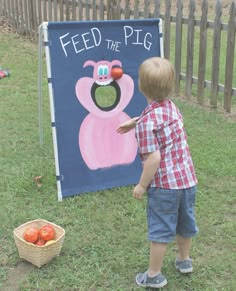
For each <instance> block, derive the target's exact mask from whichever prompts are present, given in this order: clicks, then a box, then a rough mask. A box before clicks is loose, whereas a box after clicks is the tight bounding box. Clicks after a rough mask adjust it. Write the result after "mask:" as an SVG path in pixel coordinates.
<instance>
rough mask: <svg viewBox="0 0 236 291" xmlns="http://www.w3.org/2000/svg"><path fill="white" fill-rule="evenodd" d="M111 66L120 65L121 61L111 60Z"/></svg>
mask: <svg viewBox="0 0 236 291" xmlns="http://www.w3.org/2000/svg"><path fill="white" fill-rule="evenodd" d="M111 66H119V67H122V63H121V62H120V61H119V60H114V61H112V62H111Z"/></svg>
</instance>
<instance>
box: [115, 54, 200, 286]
mask: <svg viewBox="0 0 236 291" xmlns="http://www.w3.org/2000/svg"><path fill="white" fill-rule="evenodd" d="M174 82H175V71H174V67H173V66H172V64H171V63H170V62H169V61H168V60H166V59H164V58H159V57H153V58H150V59H147V60H145V61H144V62H143V63H142V64H141V66H140V68H139V90H140V91H141V92H142V93H143V94H144V96H145V97H146V99H147V102H148V106H147V107H146V109H145V110H144V111H143V113H142V114H141V116H140V117H136V118H133V119H131V120H129V121H127V122H125V123H123V124H121V125H120V126H119V127H118V129H117V132H118V133H121V134H123V133H126V132H128V131H129V130H131V129H133V128H134V127H135V131H136V138H137V142H138V147H139V153H140V157H141V160H142V163H143V171H142V174H141V177H140V180H139V183H138V184H137V185H136V186H135V187H134V189H133V196H134V198H136V199H141V198H142V196H143V195H144V193H145V192H147V222H148V239H149V240H150V258H149V269H148V270H147V271H146V272H144V273H139V274H137V276H136V283H137V284H138V285H139V286H143V287H151V288H160V287H163V286H165V285H166V284H167V280H166V278H165V277H164V275H163V274H162V273H161V267H162V263H163V259H164V255H165V253H166V249H167V244H168V243H169V242H171V241H173V240H174V239H175V238H176V242H177V246H178V254H177V258H176V261H175V267H176V269H177V270H178V271H180V272H181V273H189V272H192V271H193V267H192V260H191V259H190V247H191V239H192V237H193V236H195V235H196V234H197V233H198V228H197V225H196V222H195V215H194V204H195V192H196V184H197V178H196V175H195V171H194V166H193V162H192V159H191V155H190V152H189V147H188V144H187V139H186V133H185V130H184V126H183V119H182V116H181V114H180V112H179V110H178V108H177V107H176V106H175V104H174V103H173V102H172V101H171V100H170V99H169V98H170V95H171V93H172V91H173V87H174Z"/></svg>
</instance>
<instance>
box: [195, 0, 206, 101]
mask: <svg viewBox="0 0 236 291" xmlns="http://www.w3.org/2000/svg"><path fill="white" fill-rule="evenodd" d="M207 13H208V1H207V0H203V2H202V17H201V24H200V45H199V62H198V90H197V99H198V102H199V103H200V104H203V102H204V88H205V75H206V51H207Z"/></svg>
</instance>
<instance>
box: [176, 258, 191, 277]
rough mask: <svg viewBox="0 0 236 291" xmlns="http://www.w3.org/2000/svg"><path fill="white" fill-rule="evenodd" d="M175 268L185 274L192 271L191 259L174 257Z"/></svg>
mask: <svg viewBox="0 0 236 291" xmlns="http://www.w3.org/2000/svg"><path fill="white" fill-rule="evenodd" d="M175 268H176V269H177V270H178V271H180V273H183V274H187V273H192V271H193V260H192V259H188V260H179V259H176V261H175Z"/></svg>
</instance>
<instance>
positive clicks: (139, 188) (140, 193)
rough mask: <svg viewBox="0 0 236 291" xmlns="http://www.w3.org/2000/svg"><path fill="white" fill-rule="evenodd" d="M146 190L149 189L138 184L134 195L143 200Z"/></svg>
mask: <svg viewBox="0 0 236 291" xmlns="http://www.w3.org/2000/svg"><path fill="white" fill-rule="evenodd" d="M146 190H147V189H146V188H145V187H143V186H141V185H140V184H137V185H136V186H135V187H134V190H133V197H134V198H135V199H138V200H141V199H142V198H143V194H144V193H145V192H146Z"/></svg>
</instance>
